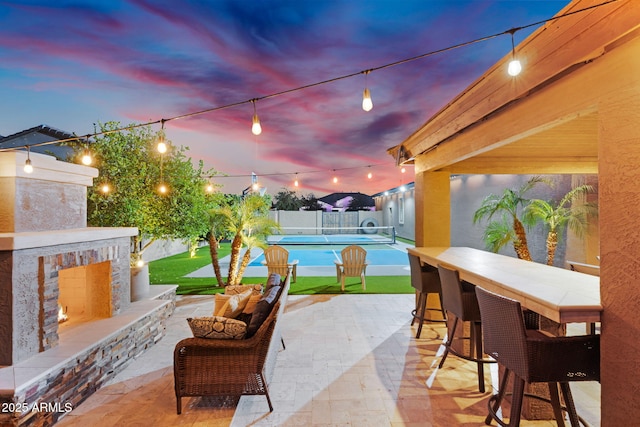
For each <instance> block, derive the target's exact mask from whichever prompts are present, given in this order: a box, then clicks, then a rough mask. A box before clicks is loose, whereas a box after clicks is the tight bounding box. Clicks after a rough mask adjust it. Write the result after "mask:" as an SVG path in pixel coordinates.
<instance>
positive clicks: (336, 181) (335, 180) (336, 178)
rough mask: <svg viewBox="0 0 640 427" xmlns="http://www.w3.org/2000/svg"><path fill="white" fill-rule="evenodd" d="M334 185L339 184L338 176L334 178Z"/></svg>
mask: <svg viewBox="0 0 640 427" xmlns="http://www.w3.org/2000/svg"><path fill="white" fill-rule="evenodd" d="M333 171H334V172H335V171H336V170H335V169H334V170H333ZM333 183H334V184H337V183H338V177H337V176H335V175H334V176H333Z"/></svg>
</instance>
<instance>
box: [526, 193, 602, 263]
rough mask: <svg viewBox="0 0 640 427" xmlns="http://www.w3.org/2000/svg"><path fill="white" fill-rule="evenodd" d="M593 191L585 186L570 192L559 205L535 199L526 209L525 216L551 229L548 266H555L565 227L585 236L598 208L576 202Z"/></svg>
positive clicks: (579, 235)
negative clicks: (590, 219) (554, 262)
mask: <svg viewBox="0 0 640 427" xmlns="http://www.w3.org/2000/svg"><path fill="white" fill-rule="evenodd" d="M592 191H593V187H592V186H591V185H588V184H583V185H580V186H578V187H575V188H573V189H572V190H570V191H569V192H568V193H567V194H565V195H564V196H563V197H562V199H560V201H558V202H557V203H554V202H553V201H551V202H547V201H545V200H540V199H534V200H531V202H530V203H529V205H528V206H527V207H526V208H525V211H524V215H525V216H527V217H528V218H531V219H533V220H540V221H542V222H543V223H544V224H545V225H546V226H547V227H548V228H549V231H548V233H547V241H546V247H547V265H553V260H554V258H555V255H556V248H557V247H558V237H559V235H560V233H561V232H562V230H563V228H564V227H565V226H568V227H569V229H570V230H571V231H573V232H574V233H575V234H576V236H578V237H582V236H584V235H585V233H586V230H587V228H588V225H589V222H588V220H589V218H590V217H592V216H595V215H597V213H598V208H597V206H596V205H594V204H591V203H574V202H576V201H578V200H580V199H581V198H583V197H584V196H586V195H587V194H588V193H590V192H592Z"/></svg>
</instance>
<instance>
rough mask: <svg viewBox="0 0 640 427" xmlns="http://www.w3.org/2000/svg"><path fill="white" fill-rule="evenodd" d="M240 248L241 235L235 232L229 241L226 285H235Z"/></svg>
mask: <svg viewBox="0 0 640 427" xmlns="http://www.w3.org/2000/svg"><path fill="white" fill-rule="evenodd" d="M241 249H242V236H241V235H240V233H237V234H236V235H235V236H233V241H232V242H231V259H230V260H229V274H228V275H227V285H237V283H236V280H237V277H238V258H239V257H240V250H241Z"/></svg>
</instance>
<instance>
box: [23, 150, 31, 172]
mask: <svg viewBox="0 0 640 427" xmlns="http://www.w3.org/2000/svg"><path fill="white" fill-rule="evenodd" d="M30 153H31V149H30V148H29V146H27V160H25V161H24V171H25V172H26V173H32V172H33V165H32V164H31V157H30V156H29V154H30Z"/></svg>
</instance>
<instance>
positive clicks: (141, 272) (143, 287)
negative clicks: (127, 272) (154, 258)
mask: <svg viewBox="0 0 640 427" xmlns="http://www.w3.org/2000/svg"><path fill="white" fill-rule="evenodd" d="M148 295H149V264H145V265H144V266H142V267H131V302H134V301H139V300H141V299H144V298H146V297H147V296H148Z"/></svg>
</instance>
